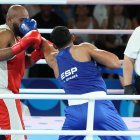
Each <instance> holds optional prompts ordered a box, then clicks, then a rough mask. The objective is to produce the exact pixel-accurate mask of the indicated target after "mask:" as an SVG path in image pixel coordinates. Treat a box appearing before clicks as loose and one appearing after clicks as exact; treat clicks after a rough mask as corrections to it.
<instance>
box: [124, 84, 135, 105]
mask: <svg viewBox="0 0 140 140" xmlns="http://www.w3.org/2000/svg"><path fill="white" fill-rule="evenodd" d="M124 95H137V90H136V88H135V86H134V85H132V84H130V85H127V86H124ZM133 103H135V104H137V103H138V101H137V100H133Z"/></svg>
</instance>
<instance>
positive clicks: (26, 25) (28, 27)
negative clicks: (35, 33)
mask: <svg viewBox="0 0 140 140" xmlns="http://www.w3.org/2000/svg"><path fill="white" fill-rule="evenodd" d="M19 30H20V32H21V33H22V34H23V35H26V34H27V33H28V32H29V31H32V30H37V22H36V20H34V19H29V18H25V19H24V20H23V21H22V23H21V24H20V26H19Z"/></svg>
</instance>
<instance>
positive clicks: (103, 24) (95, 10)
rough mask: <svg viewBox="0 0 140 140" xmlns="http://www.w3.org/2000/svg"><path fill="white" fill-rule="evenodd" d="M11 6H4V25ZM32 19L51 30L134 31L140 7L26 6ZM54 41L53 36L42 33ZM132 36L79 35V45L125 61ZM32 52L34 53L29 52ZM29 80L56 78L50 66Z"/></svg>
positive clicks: (34, 72)
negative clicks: (111, 54) (65, 27)
mask: <svg viewBox="0 0 140 140" xmlns="http://www.w3.org/2000/svg"><path fill="white" fill-rule="evenodd" d="M9 6H10V5H0V12H1V18H0V24H4V23H5V16H6V13H7V10H8V8H9ZM24 6H25V7H26V8H27V9H28V11H29V14H30V17H31V18H33V19H35V20H36V21H37V23H38V28H45V29H51V28H53V27H55V26H57V25H64V26H67V27H68V28H70V29H134V28H136V27H137V26H139V24H140V14H139V9H140V6H139V5H133V6H131V5H127V6H126V5H90V6H89V5H24ZM42 35H43V36H44V37H45V38H47V39H50V35H49V34H42ZM129 36H130V35H122V34H121V35H120V34H117V35H97V34H96V35H95V34H92V35H91V34H90V35H89V34H80V35H79V34H78V35H76V40H75V44H79V43H81V42H85V41H86V42H90V43H93V44H95V45H96V46H97V47H98V48H100V49H104V50H108V51H110V52H112V53H115V54H116V55H117V56H118V57H119V59H123V52H124V50H125V47H126V44H127V41H128V39H129ZM28 51H29V52H31V51H32V50H28ZM29 77H54V75H53V72H52V70H51V69H50V68H49V67H48V66H47V65H35V66H34V67H32V68H31V69H30V72H29Z"/></svg>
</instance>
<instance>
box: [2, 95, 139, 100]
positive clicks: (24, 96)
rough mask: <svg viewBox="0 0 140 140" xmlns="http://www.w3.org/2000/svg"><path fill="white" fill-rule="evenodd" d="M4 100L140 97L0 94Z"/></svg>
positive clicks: (133, 97)
mask: <svg viewBox="0 0 140 140" xmlns="http://www.w3.org/2000/svg"><path fill="white" fill-rule="evenodd" d="M0 98H5V99H50V100H55V99H63V100H66V99H70V100H140V95H100V94H97V95H95V94H94V95H86V94H85V95H84V94H83V95H76V94H75V95H69V94H64V95H58V94H55V95H52V94H11V95H10V96H9V94H0Z"/></svg>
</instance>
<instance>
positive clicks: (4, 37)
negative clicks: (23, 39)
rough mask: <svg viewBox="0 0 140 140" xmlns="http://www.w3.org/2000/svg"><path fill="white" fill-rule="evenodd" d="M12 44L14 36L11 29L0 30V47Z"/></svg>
mask: <svg viewBox="0 0 140 140" xmlns="http://www.w3.org/2000/svg"><path fill="white" fill-rule="evenodd" d="M13 44H14V37H13V35H12V33H11V31H8V30H2V31H0V49H4V48H8V47H11V46H12V45H13Z"/></svg>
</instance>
